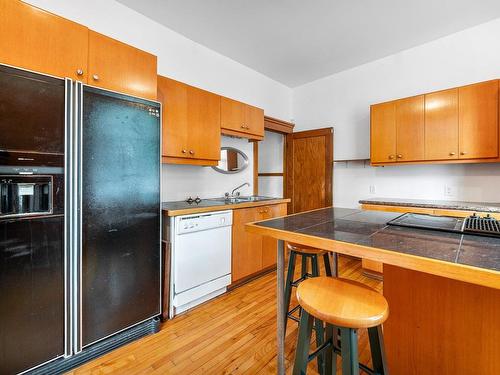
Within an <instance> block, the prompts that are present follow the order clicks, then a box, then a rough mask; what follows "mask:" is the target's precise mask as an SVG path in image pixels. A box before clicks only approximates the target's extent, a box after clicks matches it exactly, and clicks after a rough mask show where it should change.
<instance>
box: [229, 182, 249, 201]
mask: <svg viewBox="0 0 500 375" xmlns="http://www.w3.org/2000/svg"><path fill="white" fill-rule="evenodd" d="M243 186H248V187H250V184H249V183H248V182H245V183H243V184H241V185H240V186H237V187H235V188H234V189H233V191H232V192H231V195H229V193H226V194H225V196H226V198H229V197H230V196H231V197H234V192H235V191H236V190H238V189H241V188H242V187H243ZM239 195H240V192H239V191H238V192H237V193H236V196H237V197H238V196H239Z"/></svg>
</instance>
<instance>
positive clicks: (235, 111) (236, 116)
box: [220, 97, 246, 132]
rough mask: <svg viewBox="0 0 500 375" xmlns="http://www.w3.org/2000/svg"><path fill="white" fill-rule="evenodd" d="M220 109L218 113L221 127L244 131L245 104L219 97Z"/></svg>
mask: <svg viewBox="0 0 500 375" xmlns="http://www.w3.org/2000/svg"><path fill="white" fill-rule="evenodd" d="M220 111H221V113H220V114H221V128H224V129H229V130H233V131H238V132H243V131H245V126H246V125H245V120H246V107H245V104H243V103H241V102H239V101H237V100H233V99H229V98H225V97H221V101H220Z"/></svg>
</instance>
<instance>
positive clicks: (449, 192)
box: [444, 185, 457, 198]
mask: <svg viewBox="0 0 500 375" xmlns="http://www.w3.org/2000/svg"><path fill="white" fill-rule="evenodd" d="M444 196H445V197H450V198H456V196H457V187H456V186H451V185H444Z"/></svg>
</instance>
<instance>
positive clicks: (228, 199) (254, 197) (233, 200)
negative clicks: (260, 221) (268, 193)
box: [211, 195, 276, 204]
mask: <svg viewBox="0 0 500 375" xmlns="http://www.w3.org/2000/svg"><path fill="white" fill-rule="evenodd" d="M273 199H276V198H272V197H263V196H260V195H248V196H236V197H221V198H213V199H211V200H214V201H217V202H224V203H226V204H231V203H245V202H260V201H266V200H267V201H268V200H273Z"/></svg>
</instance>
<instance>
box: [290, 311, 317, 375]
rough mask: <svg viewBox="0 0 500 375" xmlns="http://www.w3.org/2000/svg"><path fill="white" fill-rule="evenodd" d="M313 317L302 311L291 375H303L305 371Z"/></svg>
mask: <svg viewBox="0 0 500 375" xmlns="http://www.w3.org/2000/svg"><path fill="white" fill-rule="evenodd" d="M313 320H314V317H313V316H312V315H309V314H308V312H307V311H306V310H304V309H302V315H301V316H300V323H299V337H298V339H297V349H296V351H295V363H294V364H293V375H303V374H305V373H306V371H307V362H308V361H307V360H308V358H309V344H310V342H311V334H312V326H313Z"/></svg>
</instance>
